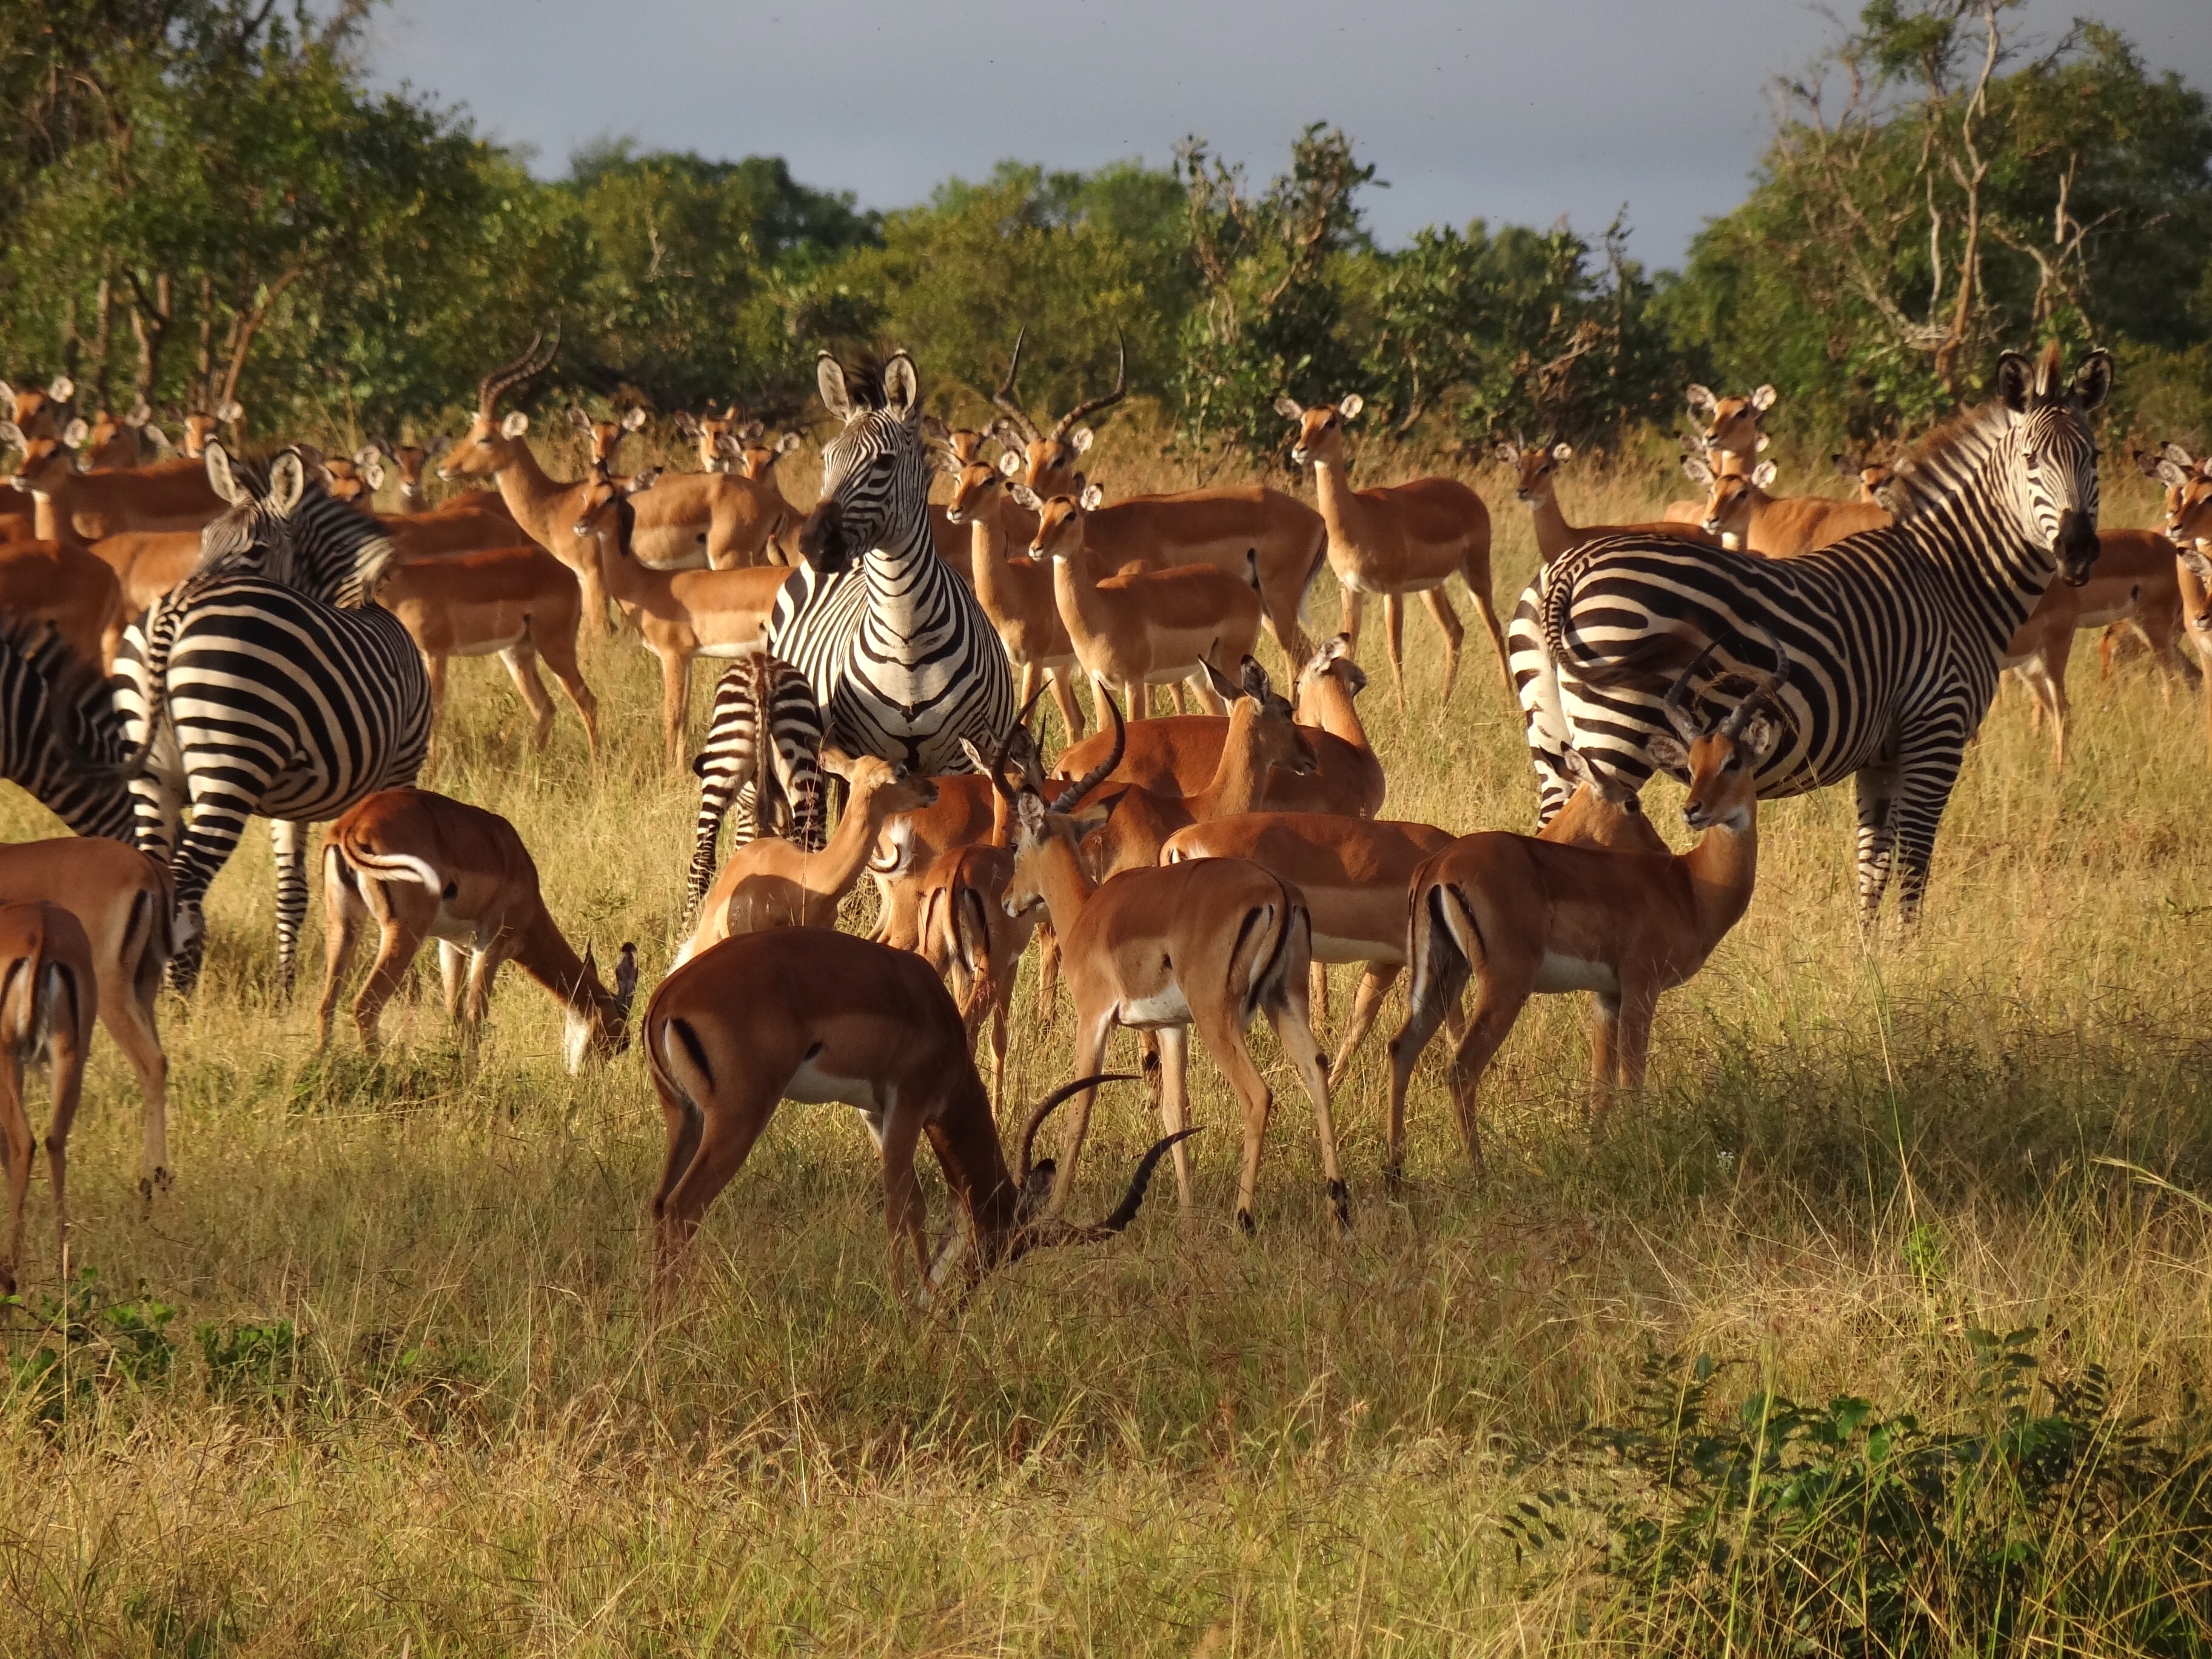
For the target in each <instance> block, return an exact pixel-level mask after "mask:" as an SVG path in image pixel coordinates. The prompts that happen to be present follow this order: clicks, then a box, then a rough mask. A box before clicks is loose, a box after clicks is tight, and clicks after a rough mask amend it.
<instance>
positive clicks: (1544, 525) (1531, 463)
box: [1492, 439, 1720, 564]
mask: <svg viewBox="0 0 2212 1659" xmlns="http://www.w3.org/2000/svg"><path fill="white" fill-rule="evenodd" d="M1492 453H1493V454H1495V455H1496V456H1497V457H1498V459H1499V460H1500V461H1501V462H1503V463H1504V465H1506V466H1508V467H1510V468H1511V469H1512V470H1513V474H1514V490H1513V494H1514V498H1515V499H1516V501H1522V502H1523V503H1525V504H1526V505H1527V507H1528V518H1529V522H1530V523H1531V524H1532V525H1533V526H1534V529H1535V532H1536V553H1537V556H1539V557H1540V558H1541V559H1542V560H1543V561H1544V562H1545V563H1546V564H1549V563H1551V562H1552V561H1553V560H1554V559H1556V558H1558V557H1559V556H1561V555H1562V554H1564V553H1569V552H1571V551H1572V550H1574V549H1576V548H1577V547H1580V546H1581V545H1582V544H1583V543H1584V542H1589V541H1595V540H1596V539H1597V538H1599V537H1601V536H1624V535H1639V536H1644V535H1656V536H1682V537H1686V538H1688V539H1690V540H1692V541H1700V542H1717V541H1718V540H1719V539H1720V538H1718V537H1717V536H1714V535H1711V534H1709V533H1708V532H1706V531H1705V530H1704V529H1703V528H1701V527H1700V526H1697V525H1694V524H1678V523H1674V522H1673V521H1662V522H1661V523H1658V524H1593V525H1584V526H1581V527H1580V528H1577V527H1576V526H1573V525H1571V524H1569V523H1568V522H1567V515H1566V514H1565V513H1562V512H1561V511H1560V510H1559V468H1560V466H1561V465H1564V464H1565V462H1567V461H1568V460H1570V459H1572V458H1573V455H1574V453H1575V447H1574V446H1573V445H1572V444H1567V443H1561V442H1559V441H1558V440H1557V439H1553V441H1550V442H1549V443H1542V444H1537V445H1535V446H1534V447H1530V448H1526V449H1524V448H1522V447H1521V446H1520V445H1519V444H1517V443H1499V444H1498V445H1497V446H1496V447H1495V448H1494V449H1493V450H1492Z"/></svg>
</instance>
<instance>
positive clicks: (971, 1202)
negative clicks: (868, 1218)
mask: <svg viewBox="0 0 2212 1659" xmlns="http://www.w3.org/2000/svg"><path fill="white" fill-rule="evenodd" d="M641 1041H642V1042H643V1045H644V1048H645V1059H646V1066H647V1069H648V1070H649V1071H650V1072H651V1073H652V1076H653V1091H654V1093H656V1094H657V1095H659V1097H660V1111H661V1115H662V1117H663V1118H664V1119H665V1121H666V1122H667V1125H668V1160H667V1163H666V1164H665V1166H664V1167H663V1169H662V1170H661V1176H660V1186H659V1190H658V1191H656V1192H655V1193H654V1194H653V1232H654V1237H655V1245H656V1249H655V1255H656V1257H657V1261H656V1271H655V1283H656V1299H657V1300H659V1301H661V1302H663V1303H664V1304H665V1299H666V1297H668V1295H669V1294H670V1293H671V1292H672V1291H673V1290H674V1289H675V1284H676V1280H677V1278H678V1274H679V1273H680V1272H681V1270H682V1268H683V1266H684V1261H685V1259H686V1257H687V1256H688V1255H689V1253H690V1244H691V1241H692V1239H693V1238H694V1237H695V1236H696V1234H697V1232H698V1231H699V1222H700V1218H701V1217H702V1216H703V1215H704V1214H705V1213H706V1211H707V1206H708V1205H709V1204H711V1203H713V1202H714V1199H715V1197H716V1195H717V1194H720V1192H721V1190H722V1188H725V1187H726V1186H728V1185H729V1184H730V1181H731V1178H732V1176H735V1175H736V1174H737V1173H738V1170H741V1169H743V1168H744V1162H745V1158H746V1155H747V1154H748V1153H750V1152H751V1151H752V1149H753V1143H754V1142H755V1141H757V1140H758V1139H760V1135H761V1132H762V1131H763V1129H765V1128H766V1127H768V1121H769V1119H770V1118H771V1117H773V1116H775V1109H776V1107H777V1106H778V1105H779V1104H780V1103H781V1102H783V1101H786V1100H797V1101H802V1102H805V1103H809V1104H814V1103H825V1102H829V1101H833V1100H834V1101H841V1102H843V1103H846V1104H848V1105H851V1106H854V1107H857V1108H859V1109H860V1113H861V1115H862V1117H863V1119H864V1121H866V1125H867V1129H868V1135H869V1138H870V1139H872V1140H873V1141H874V1142H875V1145H876V1153H877V1157H878V1160H879V1161H880V1163H881V1164H882V1167H883V1180H884V1227H885V1230H886V1231H887V1232H888V1233H889V1235H890V1240H889V1242H890V1263H889V1265H890V1276H891V1282H892V1284H893V1285H895V1286H896V1288H897V1289H898V1291H900V1293H901V1294H904V1292H905V1291H906V1288H907V1287H906V1283H905V1280H906V1253H907V1251H908V1249H911V1251H912V1255H913V1260H914V1265H915V1269H916V1270H918V1272H919V1273H920V1275H921V1287H920V1290H921V1297H923V1298H924V1299H927V1297H929V1296H930V1295H931V1293H932V1292H934V1291H939V1290H943V1289H945V1288H946V1287H947V1286H948V1285H952V1284H955V1283H957V1281H958V1280H961V1279H973V1278H975V1277H980V1276H981V1274H983V1273H987V1272H989V1271H990V1270H991V1269H992V1268H994V1267H1000V1266H1002V1265H1004V1264H1005V1263H1006V1262H1009V1261H1013V1260H1014V1259H1015V1258H1016V1257H1018V1256H1020V1255H1023V1254H1024V1253H1025V1252H1027V1251H1029V1250H1032V1249H1038V1248H1040V1247H1042V1246H1045V1245H1051V1244H1073V1243H1083V1242H1085V1241H1088V1240H1092V1239H1101V1238H1106V1237H1111V1236H1112V1235H1114V1234H1115V1233H1118V1232H1120V1231H1121V1230H1122V1229H1124V1228H1125V1227H1127V1225H1129V1223H1130V1222H1132V1221H1133V1220H1134V1219H1135V1218H1136V1215H1137V1209H1138V1206H1139V1205H1140V1204H1142V1203H1143V1202H1144V1197H1145V1188H1146V1186H1147V1185H1149V1184H1150V1182H1151V1181H1152V1170H1154V1169H1155V1168H1156V1167H1157V1166H1158V1163H1159V1160H1160V1157H1161V1154H1162V1153H1163V1152H1164V1150H1165V1147H1166V1145H1167V1143H1166V1142H1161V1143H1160V1144H1158V1145H1156V1146H1153V1147H1152V1150H1151V1151H1150V1152H1146V1154H1145V1157H1144V1158H1143V1159H1142V1161H1141V1162H1139V1164H1138V1165H1137V1173H1136V1175H1135V1176H1134V1177H1133V1179H1132V1180H1131V1181H1130V1182H1129V1188H1128V1191H1127V1193H1126V1194H1124V1195H1123V1197H1122V1200H1121V1204H1120V1205H1119V1206H1117V1207H1116V1208H1115V1211H1114V1212H1113V1213H1112V1214H1111V1215H1109V1216H1108V1217H1107V1218H1105V1219H1104V1220H1103V1221H1102V1222H1100V1223H1099V1224H1097V1225H1096V1226H1091V1227H1079V1226H1074V1225H1070V1224H1068V1223H1066V1222H1063V1221H1060V1220H1057V1219H1054V1218H1051V1217H1048V1216H1047V1215H1045V1214H1044V1213H1043V1205H1042V1199H1043V1196H1044V1191H1045V1188H1047V1187H1048V1185H1049V1183H1050V1181H1051V1177H1052V1164H1051V1162H1050V1160H1047V1161H1046V1162H1045V1163H1043V1164H1037V1165H1036V1166H1034V1167H1032V1165H1031V1164H1030V1149H1031V1148H1032V1146H1034V1145H1035V1144H1036V1132H1037V1127H1038V1126H1039V1125H1040V1124H1042V1122H1043V1121H1044V1120H1045V1118H1046V1116H1047V1115H1048V1114H1050V1112H1051V1111H1052V1110H1053V1109H1054V1107H1056V1106H1057V1105H1059V1104H1060V1102H1061V1101H1063V1100H1065V1099H1066V1098H1067V1097H1068V1096H1070V1095H1071V1094H1073V1093H1075V1092H1076V1091H1079V1090H1082V1089H1089V1088H1095V1087H1097V1085H1099V1084H1101V1083H1103V1082H1108V1081H1110V1080H1111V1079H1107V1078H1104V1077H1085V1078H1082V1079H1079V1080H1078V1081H1077V1082H1075V1083H1073V1084H1070V1085H1067V1086H1066V1087H1065V1088H1063V1089H1061V1090H1060V1091H1058V1092H1057V1093H1055V1094H1052V1095H1048V1096H1047V1097H1045V1099H1044V1100H1042V1102H1040V1103H1038V1105H1037V1107H1036V1109H1035V1110H1034V1111H1032V1112H1031V1113H1030V1116H1029V1121H1028V1122H1027V1124H1025V1125H1024V1127H1023V1130H1022V1133H1021V1137H1020V1139H1019V1140H1018V1142H1017V1146H1018V1154H1017V1158H1016V1164H1015V1167H1014V1169H1013V1170H1008V1169H1007V1167H1006V1153H1005V1151H1004V1150H1003V1149H1002V1147H1001V1146H1000V1142H999V1129H998V1124H997V1122H996V1121H995V1120H994V1118H993V1116H992V1115H991V1103H990V1101H989V1100H988V1098H987V1097H986V1096H985V1094H984V1092H983V1080H982V1079H981V1078H980V1077H978V1076H977V1075H976V1073H975V1060H973V1059H972V1058H971V1057H970V1055H969V1044H968V1040H967V1035H966V1033H965V1032H964V1031H963V1030H962V1028H961V1024H960V1012H959V1010H958V1009H957V1008H955V1007H954V1006H952V999H951V995H950V994H948V993H947V992H946V991H945V987H944V986H943V985H942V984H941V983H940V982H939V981H938V978H937V976H936V975H934V974H933V973H931V972H930V970H929V965H928V963H925V962H923V961H922V959H921V957H917V956H915V955H914V954H913V953H912V952H911V951H894V950H891V949H890V948H888V947H887V946H884V945H878V944H875V943H873V942H872V941H871V940H868V939H855V938H854V936H853V935H852V934H850V933H836V932H833V931H832V930H830V929H829V928H826V927H778V928H773V929H771V930H769V932H767V933H747V934H744V935H741V936H740V937H738V938H736V939H725V940H723V941H722V942H721V943H720V945H716V946H715V947H714V949H713V950H711V951H707V952H705V953H704V954H702V955H701V956H698V957H693V958H692V959H691V960H690V962H687V963H684V966H683V967H681V968H679V969H677V970H676V971H675V972H674V973H672V974H671V975H669V976H668V977H667V978H666V979H665V980H663V981H661V982H660V988H659V990H657V991H655V992H654V993H653V1000H652V1001H650V1002H649V1003H647V1005H646V1010H645V1021H644V1027H643V1030H642V1033H641ZM925 1134H926V1135H927V1136H928V1137H929V1144H930V1146H931V1147H932V1148H933V1150H934V1151H935V1152H936V1153H937V1163H938V1167H939V1169H940V1170H943V1171H944V1173H945V1188H946V1190H947V1192H948V1193H949V1194H951V1200H952V1202H953V1203H954V1204H955V1205H956V1206H957V1207H958V1209H959V1211H960V1218H959V1220H958V1222H957V1223H956V1225H954V1227H953V1229H952V1231H951V1233H949V1234H948V1235H947V1236H946V1237H945V1239H944V1241H943V1242H942V1243H940V1244H939V1247H938V1249H936V1251H935V1252H934V1253H932V1252H931V1251H930V1249H928V1246H927V1240H926V1239H925V1237H924V1236H923V1226H924V1223H925V1222H926V1220H927V1212H926V1209H925V1206H924V1204H923V1200H922V1195H921V1182H919V1181H917V1180H916V1179H915V1172H914V1154H915V1145H916V1143H917V1142H918V1141H919V1140H920V1139H921V1137H922V1136H923V1135H925Z"/></svg>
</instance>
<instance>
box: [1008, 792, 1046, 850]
mask: <svg viewBox="0 0 2212 1659" xmlns="http://www.w3.org/2000/svg"><path fill="white" fill-rule="evenodd" d="M1014 816H1015V817H1016V818H1018V819H1019V820H1020V822H1021V826H1022V833H1023V834H1024V835H1025V836H1028V837H1029V838H1030V840H1031V841H1042V840H1043V839H1044V830H1045V818H1044V802H1043V800H1042V799H1041V798H1040V797H1038V796H1036V795H1033V794H1031V793H1030V792H1029V791H1028V790H1026V789H1024V790H1023V791H1022V793H1020V794H1019V795H1018V796H1017V797H1016V798H1015V800H1014Z"/></svg>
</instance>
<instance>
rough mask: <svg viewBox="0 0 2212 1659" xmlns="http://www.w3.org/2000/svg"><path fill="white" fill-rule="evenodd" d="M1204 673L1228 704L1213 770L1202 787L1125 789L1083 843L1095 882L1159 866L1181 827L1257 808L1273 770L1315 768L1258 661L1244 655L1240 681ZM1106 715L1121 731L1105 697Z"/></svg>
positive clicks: (1311, 754)
mask: <svg viewBox="0 0 2212 1659" xmlns="http://www.w3.org/2000/svg"><path fill="white" fill-rule="evenodd" d="M1206 672H1207V674H1208V676H1209V677H1210V678H1212V681H1213V689H1214V692H1215V694H1216V695H1217V696H1219V697H1220V698H1221V699H1222V700H1223V701H1224V702H1226V703H1227V704H1228V705H1229V716H1228V719H1229V729H1228V732H1227V733H1226V734H1225V737H1224V738H1223V739H1222V744H1221V758H1220V759H1219V760H1218V762H1217V763H1215V765H1214V769H1213V775H1212V777H1210V778H1209V779H1207V780H1206V786H1205V787H1203V788H1201V789H1196V790H1193V791H1192V792H1190V793H1188V794H1185V793H1182V792H1180V791H1172V790H1170V791H1163V790H1157V789H1147V788H1146V787H1143V786H1142V785H1140V784H1132V785H1129V786H1127V787H1125V788H1123V789H1122V790H1121V792H1120V793H1118V794H1117V795H1116V796H1115V799H1114V802H1113V805H1112V806H1111V807H1110V808H1109V810H1108V811H1107V814H1106V821H1105V822H1104V823H1102V824H1100V825H1099V826H1098V828H1097V829H1095V830H1093V831H1092V832H1091V834H1090V835H1088V836H1085V838H1084V840H1083V842H1082V846H1083V850H1084V854H1085V859H1086V860H1088V862H1089V864H1090V866H1091V871H1092V872H1093V873H1094V874H1095V875H1096V876H1097V878H1099V879H1100V880H1102V881H1103V880H1104V879H1105V878H1108V877H1109V876H1114V875H1118V874H1120V873H1121V872H1122V871H1124V870H1139V869H1142V868H1144V867H1145V866H1147V865H1153V864H1158V862H1159V861H1160V848H1162V847H1164V845H1165V844H1166V842H1167V839H1168V837H1169V836H1172V835H1173V834H1175V832H1176V830H1178V829H1182V827H1183V826H1184V825H1186V824H1190V823H1202V822H1204V821H1205V820H1206V819H1208V818H1218V817H1227V816H1228V815H1230V814H1231V813H1232V812H1249V811H1254V810H1255V808H1257V807H1258V806H1259V805H1260V803H1261V801H1262V800H1263V799H1265V797H1266V791H1267V780H1268V779H1269V777H1270V776H1271V775H1273V773H1275V772H1277V771H1281V772H1287V773H1289V774H1291V775H1293V776H1297V777H1304V776H1309V775H1311V774H1312V773H1313V771H1314V770H1315V769H1316V765H1317V763H1316V760H1315V758H1314V751H1313V745H1312V744H1310V743H1308V742H1307V741H1306V740H1305V738H1304V735H1303V734H1302V733H1301V732H1299V730H1298V728H1297V723H1296V722H1295V721H1293V720H1291V705H1290V704H1289V703H1288V702H1285V700H1284V699H1282V698H1281V697H1279V696H1276V695H1275V690H1274V688H1273V686H1271V685H1269V684H1267V673H1266V671H1264V670H1263V669H1261V666H1260V665H1259V664H1258V663H1256V662H1255V661H1254V660H1253V659H1251V658H1249V657H1247V658H1245V659H1244V661H1243V670H1242V676H1241V680H1232V679H1230V678H1227V677H1226V676H1224V675H1221V674H1218V673H1215V672H1214V671H1213V668H1212V665H1211V664H1208V665H1207V668H1206ZM1106 712H1107V714H1108V716H1109V718H1110V719H1111V720H1112V721H1113V723H1114V728H1115V732H1120V731H1121V710H1120V709H1118V708H1115V706H1114V704H1113V702H1112V701H1111V700H1110V699H1109V701H1108V702H1107V705H1106Z"/></svg>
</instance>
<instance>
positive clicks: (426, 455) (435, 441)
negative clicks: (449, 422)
mask: <svg viewBox="0 0 2212 1659" xmlns="http://www.w3.org/2000/svg"><path fill="white" fill-rule="evenodd" d="M452 442H453V440H452V439H451V438H448V437H447V435H445V434H444V433H442V432H441V433H439V434H438V435H437V436H435V437H434V438H432V439H431V440H430V441H429V442H428V443H427V444H424V445H423V446H422V459H423V460H424V461H425V462H426V463H427V462H429V461H435V460H436V459H438V457H439V456H441V455H442V454H444V453H446V447H447V445H448V444H450V443H452Z"/></svg>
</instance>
